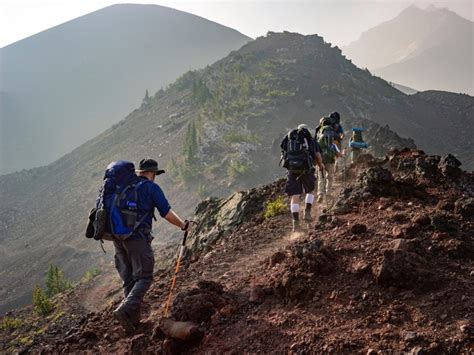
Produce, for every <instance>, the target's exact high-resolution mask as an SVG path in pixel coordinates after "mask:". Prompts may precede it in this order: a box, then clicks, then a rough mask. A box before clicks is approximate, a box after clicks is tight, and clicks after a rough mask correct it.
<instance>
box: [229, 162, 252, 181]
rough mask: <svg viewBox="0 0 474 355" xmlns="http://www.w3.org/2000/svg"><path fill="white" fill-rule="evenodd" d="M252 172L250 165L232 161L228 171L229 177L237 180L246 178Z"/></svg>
mask: <svg viewBox="0 0 474 355" xmlns="http://www.w3.org/2000/svg"><path fill="white" fill-rule="evenodd" d="M251 171H252V168H251V167H250V165H249V164H246V163H245V162H243V161H240V160H234V159H232V160H231V161H230V164H229V168H228V169H227V175H228V176H230V177H232V178H237V177H241V176H244V175H246V174H248V173H250V172H251Z"/></svg>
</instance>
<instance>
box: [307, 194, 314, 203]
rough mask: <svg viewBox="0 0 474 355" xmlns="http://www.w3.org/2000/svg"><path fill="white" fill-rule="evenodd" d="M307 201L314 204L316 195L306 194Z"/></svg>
mask: <svg viewBox="0 0 474 355" xmlns="http://www.w3.org/2000/svg"><path fill="white" fill-rule="evenodd" d="M305 202H306V203H309V204H310V205H312V204H313V202H314V195H313V194H306V199H305Z"/></svg>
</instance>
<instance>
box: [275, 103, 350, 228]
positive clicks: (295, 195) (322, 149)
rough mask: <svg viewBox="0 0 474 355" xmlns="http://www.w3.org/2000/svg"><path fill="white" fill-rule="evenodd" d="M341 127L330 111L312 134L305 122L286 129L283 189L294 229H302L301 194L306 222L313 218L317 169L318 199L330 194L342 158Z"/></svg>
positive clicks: (337, 114) (283, 149)
mask: <svg viewBox="0 0 474 355" xmlns="http://www.w3.org/2000/svg"><path fill="white" fill-rule="evenodd" d="M343 139H344V129H343V127H342V125H341V116H340V115H339V113H338V112H333V113H331V114H330V115H328V116H325V117H323V118H321V119H320V121H319V125H318V126H317V127H316V130H315V133H314V136H312V135H311V132H310V131H309V128H308V126H307V125H306V124H300V125H299V126H298V127H297V128H295V129H293V130H291V131H290V132H288V134H287V135H286V136H285V137H284V138H283V141H282V142H281V145H280V147H281V161H282V162H283V167H284V168H286V169H287V170H288V174H287V181H286V186H285V192H286V193H287V194H288V195H289V196H290V210H291V215H292V220H293V231H294V232H297V231H299V230H300V229H301V225H300V218H299V210H300V196H301V195H302V194H303V193H305V194H306V196H305V211H304V216H303V219H304V221H305V222H308V223H309V222H311V221H312V220H313V218H312V216H311V209H312V206H313V203H314V198H315V196H314V190H315V189H316V166H317V167H318V171H317V181H318V184H317V185H318V186H317V202H319V203H321V202H323V200H324V199H326V201H327V200H328V198H330V197H331V192H332V186H333V180H334V174H335V170H336V169H335V168H336V162H337V159H338V158H341V157H343V154H344V151H343V150H342V149H341V147H342V140H343Z"/></svg>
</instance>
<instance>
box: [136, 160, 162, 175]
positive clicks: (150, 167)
mask: <svg viewBox="0 0 474 355" xmlns="http://www.w3.org/2000/svg"><path fill="white" fill-rule="evenodd" d="M146 171H152V172H155V173H156V175H160V174H164V173H165V171H164V170H159V169H158V162H157V161H156V160H153V159H150V158H146V159H142V160H140V163H138V169H137V173H144V172H146Z"/></svg>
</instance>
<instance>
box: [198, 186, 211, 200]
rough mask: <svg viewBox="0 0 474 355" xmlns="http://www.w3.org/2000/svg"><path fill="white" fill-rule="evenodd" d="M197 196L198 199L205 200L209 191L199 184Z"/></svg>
mask: <svg viewBox="0 0 474 355" xmlns="http://www.w3.org/2000/svg"><path fill="white" fill-rule="evenodd" d="M198 195H199V197H200V198H206V197H208V196H209V191H208V190H207V187H206V185H205V184H200V185H199V187H198Z"/></svg>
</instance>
